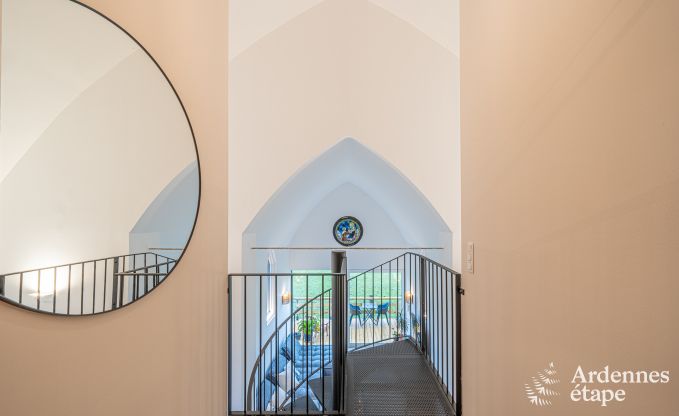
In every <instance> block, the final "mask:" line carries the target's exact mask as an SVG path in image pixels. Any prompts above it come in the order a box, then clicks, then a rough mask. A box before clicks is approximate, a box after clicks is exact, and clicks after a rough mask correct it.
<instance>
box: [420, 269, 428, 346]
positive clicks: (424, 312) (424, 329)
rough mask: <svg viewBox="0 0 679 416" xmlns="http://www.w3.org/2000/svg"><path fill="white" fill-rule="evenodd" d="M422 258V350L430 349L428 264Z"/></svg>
mask: <svg viewBox="0 0 679 416" xmlns="http://www.w3.org/2000/svg"><path fill="white" fill-rule="evenodd" d="M418 258H419V260H420V296H419V297H420V337H421V338H422V340H421V343H422V352H424V353H425V354H426V353H427V351H428V339H427V338H428V336H429V334H428V332H427V294H428V292H427V291H428V289H429V288H428V287H427V280H428V279H427V264H426V261H425V259H424V258H423V257H421V256H418Z"/></svg>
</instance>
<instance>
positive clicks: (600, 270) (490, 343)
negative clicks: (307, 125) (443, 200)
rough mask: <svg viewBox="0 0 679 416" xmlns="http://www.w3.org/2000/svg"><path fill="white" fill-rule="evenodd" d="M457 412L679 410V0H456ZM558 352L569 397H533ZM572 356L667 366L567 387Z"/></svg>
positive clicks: (582, 360)
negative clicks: (540, 404)
mask: <svg viewBox="0 0 679 416" xmlns="http://www.w3.org/2000/svg"><path fill="white" fill-rule="evenodd" d="M461 16H462V23H461V24H462V33H461V85H462V98H461V100H462V231H463V236H462V239H463V242H466V241H474V243H475V244H476V246H475V247H476V273H474V274H473V275H472V274H469V273H466V274H465V275H464V285H465V286H466V288H467V295H466V296H465V298H464V313H465V318H464V330H463V331H464V347H465V349H464V353H463V355H464V358H463V361H464V370H463V377H464V389H465V390H464V399H465V402H464V406H465V412H466V414H467V415H472V416H473V415H481V416H493V415H573V414H577V415H616V416H624V415H640V414H649V415H650V414H653V415H673V414H679V395H677V394H676V392H677V384H676V383H679V380H678V379H677V378H679V354H678V353H677V351H679V332H677V320H678V319H679V301H678V300H677V299H678V298H677V296H678V295H677V294H678V293H679V279H677V275H676V258H677V253H679V216H678V215H677V213H678V212H679V118H678V117H677V109H678V108H679V83H678V82H677V74H679V49H677V40H678V39H679V26H678V25H677V21H679V2H676V1H673V0H666V1H628V0H623V1H614V0H606V1H605V0H601V1H595V2H592V1H560V2H555V1H550V2H545V1H540V0H533V1H525V0H513V1H505V2H497V1H483V0H482V1H479V0H463V1H462V5H461ZM550 361H554V362H555V364H556V366H557V369H558V370H559V377H560V378H561V380H562V383H561V385H560V386H559V391H560V392H561V394H562V396H561V397H558V398H557V399H556V400H555V404H554V406H553V407H552V408H536V407H531V406H530V405H529V404H528V402H527V400H526V399H525V397H524V395H523V384H524V383H525V382H528V381H529V378H530V376H532V375H534V374H535V372H536V371H538V370H540V369H541V368H544V367H545V366H546V365H547V364H548V363H549V362H550ZM578 364H581V365H583V366H585V367H586V368H589V369H592V370H595V369H598V368H601V367H603V366H605V365H610V366H611V367H612V368H623V369H628V368H630V369H664V370H671V374H672V376H673V378H674V379H675V380H673V381H672V382H671V383H670V384H665V385H655V386H649V385H646V386H633V387H629V388H628V389H627V399H626V400H625V402H624V403H623V404H612V405H609V406H607V408H601V407H597V406H596V405H592V404H589V405H584V404H579V405H576V404H573V403H570V399H569V398H568V394H569V393H570V389H569V388H568V387H572V386H570V384H569V381H570V379H571V378H572V377H573V372H574V370H575V368H576V366H577V365H578Z"/></svg>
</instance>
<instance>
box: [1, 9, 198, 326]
mask: <svg viewBox="0 0 679 416" xmlns="http://www.w3.org/2000/svg"><path fill="white" fill-rule="evenodd" d="M0 5H1V6H2V9H1V11H2V15H1V16H2V20H1V24H2V26H1V36H2V38H1V39H0V299H2V300H4V301H6V302H9V303H12V304H14V305H17V306H20V307H23V308H26V309H30V310H35V311H39V312H44V313H50V314H57V315H91V314H98V313H103V312H109V311H113V310H116V309H119V308H121V307H123V306H126V305H128V304H130V303H132V302H135V301H136V300H138V299H140V298H142V297H144V296H145V295H147V294H148V293H150V292H151V291H152V290H154V289H155V288H156V287H157V286H158V285H159V284H160V283H162V282H163V281H164V280H165V279H167V277H168V275H169V274H170V273H171V272H172V270H173V269H174V268H175V267H176V266H177V262H178V261H179V260H180V258H181V256H182V254H183V252H184V249H185V247H186V245H187V243H188V241H189V239H190V237H191V234H192V232H193V227H194V224H195V220H196V214H197V210H198V201H199V195H200V174H199V166H198V157H197V153H196V145H195V140H194V137H193V132H192V129H191V126H190V123H189V120H188V118H187V116H186V113H185V111H184V107H183V105H182V103H181V101H180V100H179V97H178V96H177V94H176V92H175V90H174V88H173V87H172V85H171V84H170V82H169V80H168V79H167V77H166V76H165V74H164V73H163V72H162V70H161V69H160V67H159V66H158V65H157V64H156V62H155V61H154V60H153V58H152V57H151V56H150V55H149V54H148V53H147V52H146V50H145V49H144V48H143V47H142V46H141V45H140V44H139V43H138V42H137V41H136V40H135V39H134V38H132V37H131V36H130V35H129V34H128V33H127V32H125V31H124V30H123V29H122V28H120V27H119V26H117V25H116V24H115V23H113V22H112V21H111V20H109V19H107V18H106V17H104V16H102V15H101V14H99V13H98V12H96V11H94V10H92V9H90V8H88V7H87V6H84V5H82V4H80V3H78V2H75V1H71V0H2V1H1V2H0Z"/></svg>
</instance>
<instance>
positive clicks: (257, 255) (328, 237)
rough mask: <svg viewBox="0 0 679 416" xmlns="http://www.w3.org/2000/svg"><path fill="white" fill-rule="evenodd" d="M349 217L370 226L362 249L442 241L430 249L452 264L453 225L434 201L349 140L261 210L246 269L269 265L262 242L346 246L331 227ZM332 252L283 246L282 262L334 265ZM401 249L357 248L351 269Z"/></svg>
mask: <svg viewBox="0 0 679 416" xmlns="http://www.w3.org/2000/svg"><path fill="white" fill-rule="evenodd" d="M282 213H284V215H282ZM344 215H354V216H356V217H357V218H358V219H359V220H360V221H362V222H363V225H364V227H365V231H364V235H363V239H362V240H361V241H360V242H359V243H358V244H357V245H356V246H355V247H356V248H384V247H438V248H441V250H430V251H429V253H428V254H430V255H432V257H434V258H435V259H436V260H438V261H441V262H444V263H450V258H451V250H452V236H451V233H450V230H449V229H448V227H447V225H446V223H445V222H444V221H443V219H442V218H441V217H440V216H439V215H438V213H437V212H436V211H435V210H434V209H433V207H432V206H431V204H430V203H429V201H427V200H426V198H425V197H424V196H423V195H422V193H421V192H420V191H419V190H418V189H416V188H415V187H414V185H413V184H412V183H411V182H410V181H408V180H407V178H405V177H404V176H403V175H402V174H401V173H400V172H398V171H397V170H396V169H395V168H394V167H393V166H391V165H390V164H388V163H387V162H385V161H384V160H383V159H381V158H380V157H379V156H378V155H376V154H375V153H373V152H372V151H371V150H370V149H368V148H366V147H365V146H363V145H362V144H361V143H359V142H358V141H357V140H355V139H352V138H346V139H343V140H341V141H340V142H339V143H337V144H336V145H334V146H333V147H331V148H330V149H328V150H326V151H325V152H323V154H321V155H320V156H318V157H316V158H315V159H314V160H313V161H311V162H310V163H308V164H307V165H305V166H304V168H302V169H300V170H299V171H298V172H296V173H295V174H294V175H293V176H292V177H291V178H290V179H289V180H288V181H287V182H286V183H285V184H284V185H283V186H282V187H281V188H280V189H278V190H277V191H276V193H275V194H274V195H273V196H272V197H271V198H270V199H269V201H267V203H266V205H265V206H264V207H262V209H261V210H260V211H259V212H258V213H257V215H256V216H255V218H254V219H253V221H252V222H251V223H250V224H249V225H248V228H247V229H246V233H245V236H246V238H245V239H244V241H243V261H244V264H245V265H246V270H248V271H255V270H262V269H263V267H264V265H265V264H266V263H265V261H266V257H267V256H268V253H267V252H266V251H265V250H255V249H253V248H255V247H315V248H329V247H334V248H342V246H340V245H339V244H337V243H336V242H335V240H334V238H333V233H332V226H333V225H334V222H335V221H336V220H337V218H339V217H341V216H344ZM330 251H331V250H330V249H325V250H278V251H277V252H278V253H286V255H287V257H285V259H286V260H287V263H286V262H283V261H282V260H283V259H282V258H281V259H279V262H278V266H279V267H282V269H281V270H283V271H289V270H291V269H328V268H329V259H330ZM416 251H418V250H416ZM402 252H403V250H387V251H383V250H379V251H377V250H370V251H364V250H361V251H350V252H349V261H350V264H349V267H350V268H352V269H366V268H370V267H372V266H375V265H377V264H380V263H382V262H384V261H385V260H387V259H389V258H393V257H395V256H397V255H399V254H401V253H402ZM279 257H280V256H279Z"/></svg>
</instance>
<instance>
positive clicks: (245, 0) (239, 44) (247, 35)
mask: <svg viewBox="0 0 679 416" xmlns="http://www.w3.org/2000/svg"><path fill="white" fill-rule="evenodd" d="M329 1H342V2H368V3H372V4H374V5H376V6H379V7H381V8H382V9H384V10H385V12H388V13H391V14H393V15H395V16H397V17H399V18H400V19H402V20H404V21H405V22H407V23H409V24H411V25H412V26H414V27H415V28H417V29H418V30H420V31H421V32H422V33H424V34H425V35H427V36H428V37H429V38H431V39H432V41H434V42H436V43H438V44H440V45H441V46H443V47H444V48H446V49H448V50H449V51H450V52H451V53H453V54H455V55H456V56H459V30H458V29H459V12H458V11H459V10H458V9H459V0H426V1H417V0H231V2H230V3H229V59H234V58H235V57H237V56H238V55H240V54H241V53H242V52H244V51H245V50H247V49H248V48H249V47H251V46H252V45H254V44H255V43H257V41H258V40H260V39H261V38H263V37H265V36H266V35H268V34H270V33H271V32H274V31H276V30H277V29H279V28H280V27H282V26H284V25H285V24H287V23H289V22H290V21H291V20H294V19H295V18H296V17H298V16H299V15H301V14H303V13H304V12H306V11H307V10H309V9H311V8H312V7H315V6H317V5H319V4H321V3H324V2H329Z"/></svg>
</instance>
